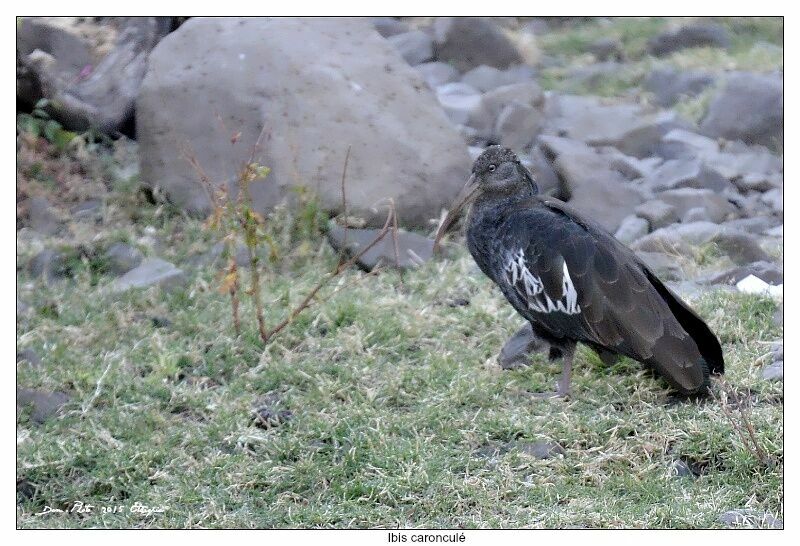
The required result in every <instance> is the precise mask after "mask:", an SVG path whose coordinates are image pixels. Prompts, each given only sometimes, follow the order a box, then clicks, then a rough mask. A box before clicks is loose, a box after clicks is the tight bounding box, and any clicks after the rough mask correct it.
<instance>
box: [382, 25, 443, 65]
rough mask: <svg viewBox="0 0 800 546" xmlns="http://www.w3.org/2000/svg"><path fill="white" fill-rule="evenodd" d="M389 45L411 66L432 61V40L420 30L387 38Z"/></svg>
mask: <svg viewBox="0 0 800 546" xmlns="http://www.w3.org/2000/svg"><path fill="white" fill-rule="evenodd" d="M389 43H390V44H392V45H393V46H394V47H395V49H397V51H398V52H399V53H400V55H402V57H403V58H404V59H405V60H406V62H407V63H408V64H410V65H411V66H414V65H417V64H421V63H425V62H428V61H430V60H432V59H433V40H432V39H431V37H430V36H428V34H427V33H425V32H422V31H421V30H412V31H411V32H404V33H403V34H396V35H394V36H392V37H391V38H389Z"/></svg>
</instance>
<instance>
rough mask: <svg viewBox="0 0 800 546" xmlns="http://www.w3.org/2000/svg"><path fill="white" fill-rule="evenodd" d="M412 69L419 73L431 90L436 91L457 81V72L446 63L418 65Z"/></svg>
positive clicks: (435, 62) (436, 62)
mask: <svg viewBox="0 0 800 546" xmlns="http://www.w3.org/2000/svg"><path fill="white" fill-rule="evenodd" d="M414 69H415V70H416V71H417V72H419V73H420V75H421V76H422V78H423V79H424V80H425V82H426V83H427V84H428V87H430V88H431V89H436V88H437V87H439V86H441V85H444V84H446V83H451V82H454V81H456V80H458V78H459V76H460V74H459V73H458V70H456V69H455V68H453V67H452V66H450V65H449V64H447V63H440V62H438V61H434V62H432V63H422V64H418V65H416V66H415V67H414Z"/></svg>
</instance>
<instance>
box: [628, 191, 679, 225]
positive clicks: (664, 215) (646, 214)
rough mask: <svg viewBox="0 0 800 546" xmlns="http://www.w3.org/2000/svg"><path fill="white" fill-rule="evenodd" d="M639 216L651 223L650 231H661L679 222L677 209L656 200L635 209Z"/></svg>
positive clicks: (646, 202)
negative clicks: (660, 229)
mask: <svg viewBox="0 0 800 546" xmlns="http://www.w3.org/2000/svg"><path fill="white" fill-rule="evenodd" d="M634 211H635V212H636V214H637V216H640V217H642V218H644V219H645V220H647V221H648V222H649V223H650V229H654V230H655V229H659V228H662V227H664V226H668V225H670V224H674V223H675V222H677V221H678V215H677V213H676V212H675V207H673V206H672V205H668V204H667V203H665V202H664V201H660V200H658V199H654V200H652V201H645V202H644V203H642V204H641V205H639V206H638V207H636V208H635V209H634Z"/></svg>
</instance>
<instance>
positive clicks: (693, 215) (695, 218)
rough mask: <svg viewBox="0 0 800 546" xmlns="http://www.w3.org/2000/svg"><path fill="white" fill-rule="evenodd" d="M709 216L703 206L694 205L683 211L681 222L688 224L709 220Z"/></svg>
mask: <svg viewBox="0 0 800 546" xmlns="http://www.w3.org/2000/svg"><path fill="white" fill-rule="evenodd" d="M711 221H712V220H711V216H710V215H709V214H708V211H707V210H706V209H705V207H694V208H691V209H689V210H687V211H686V212H684V213H683V216H682V217H681V222H683V223H684V224H688V223H691V222H711Z"/></svg>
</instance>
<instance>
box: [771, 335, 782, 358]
mask: <svg viewBox="0 0 800 546" xmlns="http://www.w3.org/2000/svg"><path fill="white" fill-rule="evenodd" d="M772 361H773V362H782V361H783V340H782V339H780V340H778V341H775V342H773V343H772Z"/></svg>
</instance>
